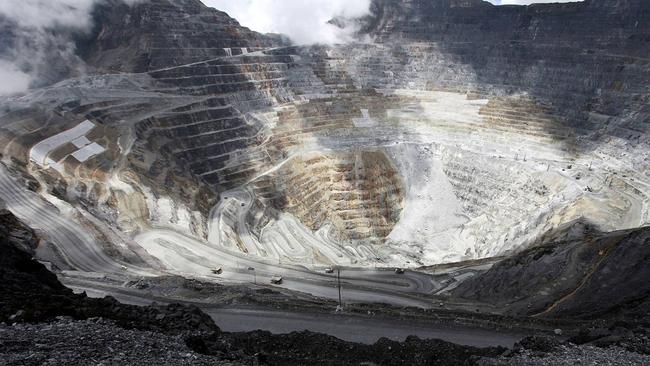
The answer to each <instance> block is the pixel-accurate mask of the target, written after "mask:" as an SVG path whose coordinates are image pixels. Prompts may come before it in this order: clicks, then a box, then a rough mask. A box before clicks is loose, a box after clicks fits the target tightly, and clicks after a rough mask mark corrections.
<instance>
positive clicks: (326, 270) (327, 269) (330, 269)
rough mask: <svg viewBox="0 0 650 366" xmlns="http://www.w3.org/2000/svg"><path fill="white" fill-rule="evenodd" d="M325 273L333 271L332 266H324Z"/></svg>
mask: <svg viewBox="0 0 650 366" xmlns="http://www.w3.org/2000/svg"><path fill="white" fill-rule="evenodd" d="M325 273H334V268H332V267H329V268H325Z"/></svg>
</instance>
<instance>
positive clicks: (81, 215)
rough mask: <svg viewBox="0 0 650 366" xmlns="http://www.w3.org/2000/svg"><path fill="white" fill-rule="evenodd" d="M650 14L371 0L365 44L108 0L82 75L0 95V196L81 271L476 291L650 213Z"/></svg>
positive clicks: (395, 298) (640, 1)
mask: <svg viewBox="0 0 650 366" xmlns="http://www.w3.org/2000/svg"><path fill="white" fill-rule="evenodd" d="M649 14H650V3H649V2H648V1H645V0H585V1H583V2H574V3H562V4H536V5H531V6H495V5H492V4H490V3H488V2H484V1H481V0H428V1H424V0H374V1H372V4H371V8H370V15H367V16H365V17H362V18H359V19H347V20H345V21H340V23H341V26H345V25H350V24H352V25H354V27H355V33H354V38H355V41H354V42H351V43H346V44H338V45H310V46H297V45H293V44H291V42H290V41H289V40H288V39H287V38H285V37H283V36H280V35H273V34H266V35H265V34H260V33H256V32H254V31H251V30H249V29H247V28H245V27H242V26H240V25H239V23H238V22H237V21H236V20H234V19H233V18H231V17H230V16H228V15H227V14H226V13H224V12H221V11H218V10H215V9H213V8H209V7H207V6H205V5H203V4H202V3H201V2H200V1H198V0H148V1H141V2H136V3H135V4H133V5H127V4H124V3H122V2H121V1H118V0H107V1H103V2H99V3H98V4H97V5H96V7H95V8H94V10H93V21H94V24H95V26H94V28H93V30H92V32H89V33H88V34H82V35H78V36H76V38H75V42H76V52H77V55H76V56H75V57H77V59H78V62H80V63H83V64H84V65H85V66H84V67H85V73H84V74H79V75H76V74H71V75H65V77H61V78H59V81H58V82H56V83H53V84H50V85H46V86H43V87H39V88H34V89H30V90H29V92H27V93H25V94H24V95H18V96H10V97H3V98H2V100H1V102H0V148H1V153H2V162H3V166H2V167H1V168H2V171H1V174H0V198H1V199H2V200H3V201H4V204H5V207H6V208H7V209H8V210H10V211H12V212H13V213H14V214H15V215H16V216H17V217H18V218H19V219H21V220H22V221H23V222H24V223H26V224H27V225H29V226H30V227H32V228H33V229H34V230H35V232H36V233H37V234H38V235H39V236H40V237H41V238H42V241H41V243H40V244H39V245H38V247H37V248H36V252H35V257H36V258H37V259H38V260H39V261H41V262H42V263H45V264H47V265H48V266H50V267H49V268H52V269H53V270H55V271H58V273H60V274H61V275H62V276H69V277H70V278H77V279H89V278H93V279H97V278H100V277H104V276H108V277H109V278H110V277H111V276H113V278H124V277H125V278H135V277H137V278H155V277H158V276H167V275H177V276H182V277H184V278H190V279H196V280H200V281H205V282H216V283H225V284H232V283H235V284H241V283H252V282H255V283H256V284H257V283H262V284H264V285H266V286H271V284H270V281H271V279H273V278H277V277H280V276H282V279H283V280H281V281H280V282H278V281H275V284H274V286H275V287H277V288H284V289H288V290H295V291H298V292H303V293H309V294H312V295H315V296H322V297H325V298H332V299H337V297H338V296H339V294H338V293H337V287H336V286H337V282H336V281H337V279H336V275H337V274H336V273H332V271H333V270H334V272H335V271H336V269H337V268H340V269H343V271H342V274H341V276H342V277H343V278H342V280H343V281H344V282H345V285H344V291H345V292H344V297H345V299H344V300H345V301H349V302H362V301H363V302H384V303H391V304H394V305H404V306H417V307H424V308H427V307H432V306H434V304H435V306H436V307H438V306H439V305H438V300H433V301H432V300H431V298H430V296H434V295H436V296H439V295H445V294H447V295H448V296H451V295H450V294H451V293H454V294H460V295H459V296H461V295H462V296H463V297H464V298H466V299H471V298H474V297H475V296H476V294H477V293H478V292H477V291H478V290H475V289H474V287H472V286H479V287H480V283H479V284H473V283H472V282H471V281H477V278H478V276H480V275H481V274H483V273H485V271H488V270H489V268H490V267H491V266H492V265H493V263H495V262H498V261H499V260H501V259H503V258H507V257H512V256H516V255H520V254H521V253H524V255H526V254H525V253H528V251H529V250H531V248H536V247H538V246H540V245H547V244H549V243H556V242H575V241H579V240H582V239H584V237H585V235H586V233H587V232H590V233H591V232H598V233H606V232H619V231H621V230H623V232H625V230H633V229H638V228H641V227H644V226H646V225H650V218H649V217H648V216H649V212H650V208H649V206H648V204H649V197H650V21H649V19H650V15H649ZM53 57H54V56H53ZM52 63H53V64H56V60H54V59H53V61H52ZM589 235H591V234H589ZM603 245H605V244H603ZM603 248H605V247H603ZM607 248H609V247H607ZM610 249H611V248H610ZM608 253H610V251H609V249H602V250H601V252H600V254H599V255H601V256H606V255H607V254H608ZM581 258H582V257H581ZM535 259H538V257H535ZM573 259H575V258H574V256H573V254H567V255H566V256H565V257H562V259H558V263H562V264H567V263H570V262H571V261H572V260H573ZM460 262H462V263H464V264H463V265H461V266H460V267H454V266H455V265H454V264H453V263H460ZM549 263H551V262H549ZM553 263H555V262H553ZM571 263H572V262H571ZM598 263H600V262H598ZM549 265H550V266H556V265H557V264H549ZM568 265H569V264H567V266H568ZM646 266H647V263H646ZM396 268H397V270H396ZM445 268H451V269H449V270H445ZM494 268H495V267H493V270H491V271H492V272H491V273H494ZM498 268H500V269H499V270H500V271H502V272H503V273H506V272H507V270H506V269H503V268H502V267H498ZM580 268H582V267H580ZM589 268H591V267H589ZM401 269H405V270H406V273H402V272H403V271H402V270H401ZM418 269H420V270H424V272H420V271H418ZM507 273H510V272H507ZM571 273H572V274H566V275H565V276H564V277H562V281H568V280H567V278H569V279H570V280H571V279H572V278H574V277H571V276H573V275H575V276H577V277H576V278H578V279H576V281H578V282H576V284H575V287H578V286H579V285H580V282H579V281H580V278H582V277H580V276H581V275H580V274H575V273H573V272H571ZM510 275H512V276H516V274H510ZM504 276H505V274H504ZM531 276H533V277H534V274H531ZM491 278H495V277H494V276H492V277H491ZM79 281H81V280H79ZM464 281H470V282H464ZM558 281H560V280H558ZM583 285H584V283H583ZM345 286H347V288H346V287H345ZM458 286H461V288H460V290H459V287H458ZM549 286H550V285H549ZM553 286H555V285H553ZM567 286H568V287H567V289H566V291H564V290H563V291H564V292H562V291H560V292H559V293H558V298H561V297H562V296H564V295H566V293H567V291H568V288H569V287H571V286H569V285H567ZM580 286H582V285H580ZM646 287H647V285H646ZM538 290H539V291H550V292H552V291H553V290H549V289H548V288H543V289H542V288H541V287H540V289H538ZM454 291H456V292H454ZM535 291H537V290H535ZM550 292H549V293H550ZM536 293H538V292H536ZM454 296H455V295H454ZM488 297H489V295H488V294H486V295H485V298H488ZM515 298H516V296H515ZM467 301H469V300H467ZM451 302H452V301H450V303H451ZM459 304H460V303H459ZM499 304H500V305H494V306H495V308H494V311H496V312H501V311H505V310H504V309H506V308H507V307H508V306H509V305H511V302H510V301H506V300H504V301H503V302H502V303H499ZM440 306H442V303H441V304H440ZM459 306H460V305H459ZM486 306H487V305H486ZM500 306H503V308H502V309H498V307H500ZM518 306H519V305H518ZM540 306H541V307H539V308H537V305H533V306H531V305H529V306H528V308H526V306H525V305H521V306H520V308H518V309H522V308H523V309H527V310H523V312H528V313H531V314H529V315H532V313H535V314H543V313H544V312H545V311H551V310H552V309H549V308H548V306H553V308H555V307H556V305H553V303H552V302H551V303H546V302H545V303H544V304H543V306H542V305H540ZM513 311H514V310H513Z"/></svg>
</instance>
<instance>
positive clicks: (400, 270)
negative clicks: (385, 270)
mask: <svg viewBox="0 0 650 366" xmlns="http://www.w3.org/2000/svg"><path fill="white" fill-rule="evenodd" d="M395 274H404V269H403V268H395Z"/></svg>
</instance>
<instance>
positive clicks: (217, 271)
mask: <svg viewBox="0 0 650 366" xmlns="http://www.w3.org/2000/svg"><path fill="white" fill-rule="evenodd" d="M222 273H223V268H221V267H218V268H215V269H213V270H212V274H216V275H220V274H222Z"/></svg>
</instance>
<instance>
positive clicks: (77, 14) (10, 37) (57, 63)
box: [0, 0, 141, 95]
mask: <svg viewBox="0 0 650 366" xmlns="http://www.w3.org/2000/svg"><path fill="white" fill-rule="evenodd" d="M102 1H104V0H0V20H2V19H3V18H5V19H9V21H11V23H9V24H10V26H11V27H12V28H11V32H9V34H6V35H5V34H3V35H2V36H4V37H6V42H8V43H7V45H8V46H7V47H6V48H5V49H0V84H1V85H0V95H6V94H15V93H21V92H24V91H26V90H27V88H28V87H29V86H34V85H44V84H49V83H51V82H53V81H56V80H58V78H59V76H60V75H62V74H65V73H66V72H67V71H74V72H76V73H82V72H83V63H82V62H81V60H79V59H78V57H77V56H76V55H75V44H74V42H73V41H72V40H71V39H70V37H69V36H70V34H69V33H68V32H67V31H74V32H85V31H88V30H90V28H91V26H92V17H91V11H92V9H93V6H95V5H96V4H98V3H100V2H102ZM122 1H124V2H125V3H127V4H133V3H135V2H137V1H141V0H122ZM53 28H59V29H65V30H67V31H63V32H56V33H53V32H51V31H50V30H51V29H53Z"/></svg>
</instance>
